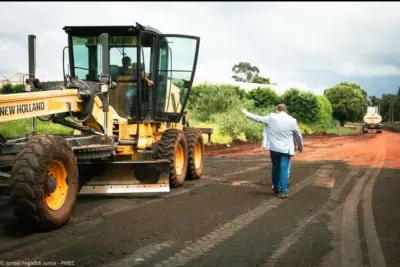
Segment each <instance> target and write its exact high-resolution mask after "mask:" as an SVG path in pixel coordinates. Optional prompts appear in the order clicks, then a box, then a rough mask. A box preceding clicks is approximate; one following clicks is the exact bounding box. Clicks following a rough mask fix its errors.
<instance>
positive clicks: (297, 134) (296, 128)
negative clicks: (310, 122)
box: [293, 120, 303, 152]
mask: <svg viewBox="0 0 400 267" xmlns="http://www.w3.org/2000/svg"><path fill="white" fill-rule="evenodd" d="M293 134H294V137H295V138H296V144H297V148H298V149H299V151H300V152H301V151H303V137H302V136H301V131H300V128H299V125H298V124H297V120H295V123H294V129H293Z"/></svg>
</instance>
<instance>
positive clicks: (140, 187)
mask: <svg viewBox="0 0 400 267" xmlns="http://www.w3.org/2000/svg"><path fill="white" fill-rule="evenodd" d="M83 164H85V163H80V165H83ZM85 165H87V166H85V167H86V168H89V170H93V171H99V170H101V174H100V175H95V176H92V177H91V178H90V179H89V180H88V182H86V183H85V185H84V186H83V187H82V188H81V190H80V192H79V194H80V195H104V194H132V193H165V192H170V186H169V168H170V162H169V161H168V160H157V161H119V162H118V161H117V162H105V163H104V162H101V163H100V162H99V163H97V164H96V163H93V162H91V163H87V164H85ZM82 178H85V177H82Z"/></svg>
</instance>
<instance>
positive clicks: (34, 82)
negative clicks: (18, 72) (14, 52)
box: [25, 34, 39, 91]
mask: <svg viewBox="0 0 400 267" xmlns="http://www.w3.org/2000/svg"><path fill="white" fill-rule="evenodd" d="M28 65H29V78H28V79H26V81H25V82H26V84H27V85H30V86H31V87H32V88H29V89H30V90H32V89H34V88H39V79H36V36H35V35H33V34H30V35H28ZM30 90H26V91H30Z"/></svg>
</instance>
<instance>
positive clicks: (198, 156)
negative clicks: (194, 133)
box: [194, 142, 203, 169]
mask: <svg viewBox="0 0 400 267" xmlns="http://www.w3.org/2000/svg"><path fill="white" fill-rule="evenodd" d="M202 156H203V153H202V150H201V144H200V142H197V143H196V146H195V147H194V166H195V168H196V169H199V168H200V165H201V159H202Z"/></svg>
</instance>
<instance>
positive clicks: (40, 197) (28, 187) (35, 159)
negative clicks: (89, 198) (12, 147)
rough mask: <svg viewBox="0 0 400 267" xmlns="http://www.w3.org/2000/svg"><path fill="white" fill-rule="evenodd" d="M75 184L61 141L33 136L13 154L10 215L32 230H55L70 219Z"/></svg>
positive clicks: (74, 166)
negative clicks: (30, 226) (16, 153)
mask: <svg viewBox="0 0 400 267" xmlns="http://www.w3.org/2000/svg"><path fill="white" fill-rule="evenodd" d="M78 184H79V183H78V167H77V163H76V158H75V155H74V153H73V151H72V149H71V147H70V146H69V145H68V144H67V143H66V142H65V140H64V139H63V138H61V137H59V136H53V135H38V136H34V137H32V138H31V139H30V140H29V141H28V142H27V143H26V145H25V146H24V148H23V149H22V150H21V151H20V153H19V154H18V155H17V157H16V161H15V163H14V166H13V170H12V172H11V201H12V203H13V205H14V214H15V216H16V217H17V218H18V219H19V220H20V221H22V222H25V223H29V224H31V225H32V226H33V227H38V228H46V229H55V228H59V227H61V226H62V225H64V224H65V223H66V222H68V220H69V218H70V216H71V213H72V211H73V208H74V206H75V201H76V197H77V192H78Z"/></svg>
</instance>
